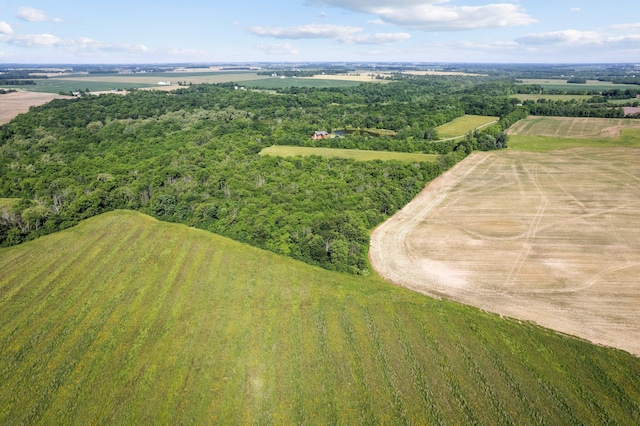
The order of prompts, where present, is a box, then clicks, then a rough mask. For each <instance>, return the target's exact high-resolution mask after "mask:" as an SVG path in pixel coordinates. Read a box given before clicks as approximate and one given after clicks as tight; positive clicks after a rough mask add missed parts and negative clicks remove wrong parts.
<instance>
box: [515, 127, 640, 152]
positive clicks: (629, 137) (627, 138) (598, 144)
mask: <svg viewBox="0 0 640 426" xmlns="http://www.w3.org/2000/svg"><path fill="white" fill-rule="evenodd" d="M616 147H627V148H630V147H640V130H637V129H622V131H621V134H620V137H619V138H567V137H553V136H522V135H509V149H516V150H520V151H532V152H545V151H553V150H557V149H570V148H616Z"/></svg>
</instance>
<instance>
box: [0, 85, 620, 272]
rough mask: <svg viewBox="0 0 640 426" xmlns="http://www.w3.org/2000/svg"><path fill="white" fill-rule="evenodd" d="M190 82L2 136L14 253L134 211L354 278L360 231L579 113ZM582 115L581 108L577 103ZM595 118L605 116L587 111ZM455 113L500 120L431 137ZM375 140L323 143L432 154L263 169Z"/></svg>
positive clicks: (2, 178) (7, 235) (363, 240)
mask: <svg viewBox="0 0 640 426" xmlns="http://www.w3.org/2000/svg"><path fill="white" fill-rule="evenodd" d="M234 86H235V85H234V84H220V85H194V86H191V87H188V88H180V89H177V90H175V91H173V92H155V91H133V92H131V93H129V94H128V95H126V96H123V95H118V94H109V95H100V96H83V97H81V98H76V99H72V100H55V101H52V102H50V103H48V104H46V105H43V106H40V107H36V108H32V109H31V111H30V112H29V113H27V114H22V115H20V116H18V117H17V118H15V119H14V120H13V121H12V122H10V123H8V124H6V125H4V126H2V127H0V169H1V170H2V172H1V173H0V197H11V198H19V199H21V201H20V202H18V203H17V204H16V205H15V206H14V207H13V208H12V209H10V210H9V211H5V212H4V213H3V215H2V218H1V220H0V244H1V245H3V246H7V245H13V244H18V243H20V242H23V241H26V240H30V239H33V238H35V237H37V236H39V235H43V234H47V233H51V232H55V231H57V230H60V229H64V228H67V227H69V226H72V225H74V224H76V223H78V221H80V220H82V219H85V218H88V217H91V216H94V215H97V214H99V213H102V212H105V211H109V210H113V209H120V208H126V209H134V210H139V211H142V212H145V213H148V214H151V215H153V216H155V217H157V218H159V219H161V220H166V221H175V222H181V223H185V224H188V225H191V226H195V227H199V228H203V229H207V230H210V231H213V232H216V233H219V234H221V235H225V236H229V237H231V238H234V239H236V240H239V241H243V242H246V243H249V244H252V245H255V246H258V247H263V248H266V249H269V250H272V251H274V252H277V253H281V254H284V255H288V256H291V257H294V258H296V259H300V260H303V261H305V262H308V263H311V264H315V265H319V266H322V267H324V268H327V269H332V270H338V271H344V272H351V273H366V272H367V270H368V262H367V250H368V243H369V236H368V235H369V231H370V230H371V229H372V228H373V227H374V226H376V225H377V224H379V223H380V222H381V221H383V220H384V219H385V218H387V217H388V216H389V215H391V214H393V213H394V212H395V211H397V210H398V209H399V208H401V207H402V206H403V205H405V204H406V203H407V202H408V201H410V200H411V199H412V198H413V197H414V196H415V195H416V194H417V193H418V192H419V191H420V190H421V189H422V188H423V187H424V185H425V184H426V183H427V182H428V181H430V180H431V179H433V178H434V177H436V176H438V175H439V174H441V173H442V172H443V171H444V170H446V169H447V168H449V167H451V166H452V165H454V164H455V163H456V162H458V161H460V160H461V159H462V158H464V157H465V156H466V155H467V154H469V153H470V152H472V151H473V150H474V149H483V150H490V149H500V148H504V147H506V146H507V137H506V135H505V133H504V130H505V129H506V128H507V127H509V126H510V125H511V124H512V123H513V122H515V121H517V120H519V119H521V118H524V117H526V116H527V114H529V113H536V114H549V115H554V114H555V112H557V110H558V108H560V107H563V108H564V109H563V111H564V113H565V114H569V115H571V114H575V115H579V114H581V112H580V110H579V109H580V108H582V107H584V108H586V106H584V105H582V104H578V105H579V106H580V107H576V106H575V105H574V104H570V103H566V105H565V104H563V103H534V104H531V105H519V104H518V102H519V101H518V100H517V99H513V98H509V97H508V96H507V95H509V94H512V93H515V91H516V88H515V85H514V83H512V82H497V81H494V80H493V79H490V78H489V79H478V78H464V77H449V78H442V77H428V78H421V79H410V80H404V79H403V80H401V81H397V82H392V83H389V84H362V85H360V86H356V87H348V88H328V89H311V88H295V87H293V88H287V89H281V90H279V91H278V93H265V92H259V91H246V90H235V89H234ZM585 105H586V104H585ZM588 108H589V110H590V111H595V112H594V114H602V115H601V116H605V115H604V114H605V113H606V114H609V111H614V110H616V109H611V108H600V109H598V108H597V107H593V106H589V107H588ZM464 114H479V115H491V116H498V117H500V121H499V122H498V123H497V124H495V125H493V126H490V127H489V128H487V129H484V130H483V131H482V132H475V133H473V134H469V135H468V136H467V137H466V138H465V139H464V140H458V141H437V140H436V139H437V132H435V130H434V128H435V127H436V126H438V125H440V124H443V123H446V122H448V121H451V120H452V119H454V118H456V117H460V116H462V115H464ZM338 128H356V129H385V130H388V131H393V133H394V135H393V136H392V137H391V136H385V137H376V136H371V135H370V134H368V133H361V132H355V133H353V134H350V135H345V136H344V137H342V138H334V139H331V140H326V142H318V144H322V143H333V144H334V145H339V146H341V147H346V148H359V149H380V150H395V151H417V152H429V153H437V154H440V160H439V161H438V162H435V163H413V164H410V163H402V162H395V161H389V162H382V161H370V162H357V161H353V160H346V159H328V158H323V157H316V156H312V157H295V158H275V157H262V156H260V155H258V153H259V152H260V151H261V150H262V148H265V147H267V146H270V145H273V144H279V145H311V142H312V141H311V138H310V135H311V134H312V133H313V132H314V131H316V130H331V129H338Z"/></svg>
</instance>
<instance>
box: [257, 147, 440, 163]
mask: <svg viewBox="0 0 640 426" xmlns="http://www.w3.org/2000/svg"><path fill="white" fill-rule="evenodd" d="M260 155H271V156H275V157H295V156H297V155H301V156H304V157H308V156H311V155H319V156H321V157H330V158H331V157H334V158H349V159H353V160H357V161H372V160H382V161H389V160H396V161H404V162H409V163H413V162H423V161H424V162H435V161H438V155H437V154H417V153H410V152H391V151H368V150H361V149H341V148H310V147H302V146H288V145H272V146H270V147H268V148H264V149H263V150H262V151H260Z"/></svg>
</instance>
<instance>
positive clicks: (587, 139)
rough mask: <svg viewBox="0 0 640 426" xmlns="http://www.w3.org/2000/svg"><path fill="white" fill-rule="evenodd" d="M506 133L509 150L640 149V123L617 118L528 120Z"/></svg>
mask: <svg viewBox="0 0 640 426" xmlns="http://www.w3.org/2000/svg"><path fill="white" fill-rule="evenodd" d="M507 133H509V148H511V149H519V150H524V151H538V152H541V151H550V150H555V149H569V148H586V147H590V148H595V147H602V148H612V147H637V146H640V122H638V121H637V120H630V119H620V118H578V117H538V116H530V117H528V118H526V119H524V120H520V121H518V122H517V123H515V124H514V125H513V126H511V127H510V128H509V129H508V130H507Z"/></svg>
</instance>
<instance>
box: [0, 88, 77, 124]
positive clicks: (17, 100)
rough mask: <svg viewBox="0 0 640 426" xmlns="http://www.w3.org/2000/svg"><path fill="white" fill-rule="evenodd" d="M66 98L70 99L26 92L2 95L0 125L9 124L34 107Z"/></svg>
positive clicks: (51, 94)
mask: <svg viewBox="0 0 640 426" xmlns="http://www.w3.org/2000/svg"><path fill="white" fill-rule="evenodd" d="M64 98H68V96H62V95H55V94H53V93H38V92H24V91H18V92H12V93H7V94H6V95H0V124H5V123H8V122H9V121H11V120H12V119H13V118H14V117H16V116H17V115H18V114H22V113H25V112H27V111H29V108H30V107H32V106H38V105H42V104H46V103H47V102H49V101H51V100H53V99H64Z"/></svg>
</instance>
